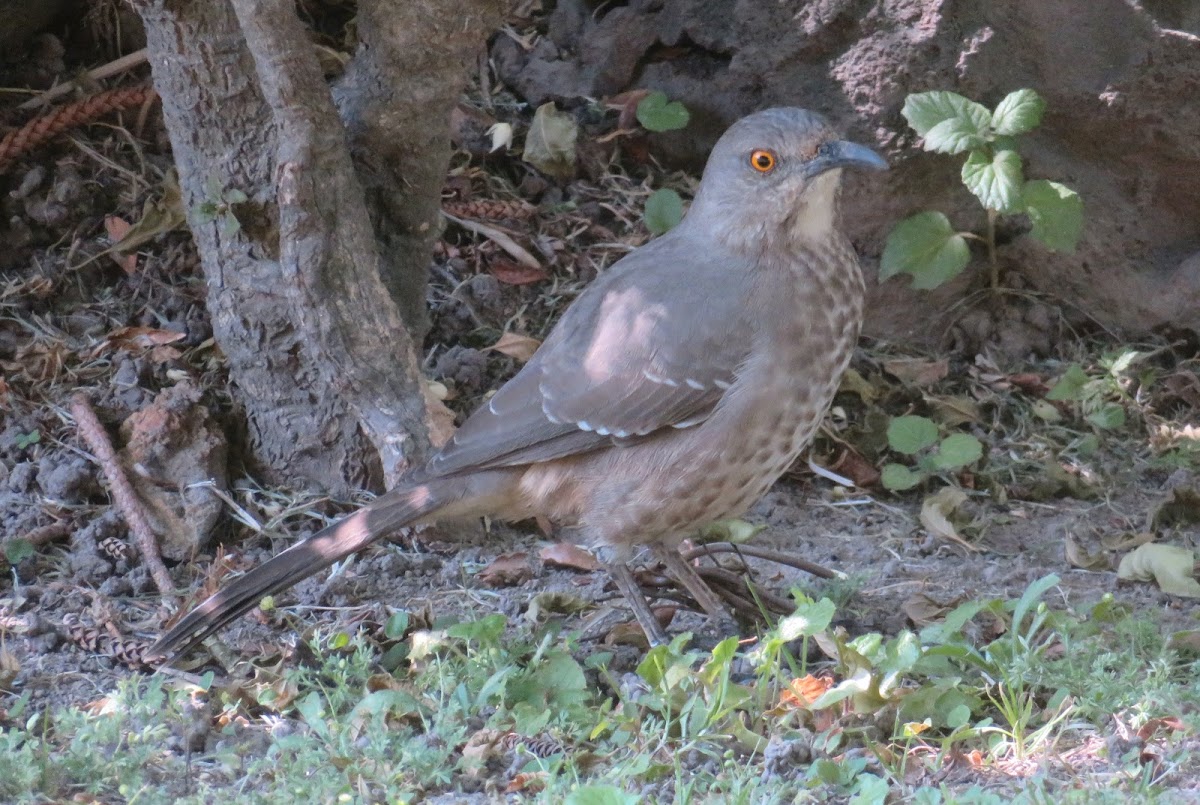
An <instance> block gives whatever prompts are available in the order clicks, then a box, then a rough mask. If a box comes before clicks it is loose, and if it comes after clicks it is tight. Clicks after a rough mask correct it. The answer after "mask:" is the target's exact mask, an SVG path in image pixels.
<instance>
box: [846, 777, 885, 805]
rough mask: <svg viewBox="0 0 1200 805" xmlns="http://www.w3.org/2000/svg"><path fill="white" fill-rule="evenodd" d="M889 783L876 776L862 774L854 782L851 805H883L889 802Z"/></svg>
mask: <svg viewBox="0 0 1200 805" xmlns="http://www.w3.org/2000/svg"><path fill="white" fill-rule="evenodd" d="M887 795H888V781H887V780H885V779H883V778H882V777H877V776H875V775H874V774H860V775H859V776H858V778H857V779H856V780H855V781H854V793H853V794H852V795H851V797H850V801H849V805H883V803H885V802H886V801H887Z"/></svg>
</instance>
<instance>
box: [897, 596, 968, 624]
mask: <svg viewBox="0 0 1200 805" xmlns="http://www.w3.org/2000/svg"><path fill="white" fill-rule="evenodd" d="M958 603H959V601H958V600H954V601H951V602H949V603H944V602H942V601H937V600H935V599H933V598H930V597H929V596H928V595H926V594H925V593H916V594H914V595H911V596H909V598H908V599H907V600H906V601H905V602H904V603H903V604H901V605H900V608H901V609H902V610H903V611H904V614H905V616H907V618H908V619H909V620H910V621H912V624H913V625H914V626H916V627H918V628H920V627H922V626H928V625H929V624H931V623H936V622H938V621H940V620H942V618H944V617H945V616H946V613H947V612H949V611H950V610H952V609H954V607H956V606H957V605H958Z"/></svg>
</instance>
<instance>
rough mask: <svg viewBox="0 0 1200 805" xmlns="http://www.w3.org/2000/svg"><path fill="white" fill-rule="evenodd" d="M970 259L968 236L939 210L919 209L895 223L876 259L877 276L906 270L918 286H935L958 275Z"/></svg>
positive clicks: (925, 287)
mask: <svg viewBox="0 0 1200 805" xmlns="http://www.w3.org/2000/svg"><path fill="white" fill-rule="evenodd" d="M970 260H971V250H970V249H969V248H967V240H966V238H964V237H963V236H962V235H960V234H959V233H958V232H955V231H954V227H952V226H950V220H949V219H948V218H947V217H946V216H945V215H943V214H942V213H940V212H921V213H917V214H916V215H913V216H911V217H909V218H905V219H904V220H903V221H901V222H900V223H898V224H896V226H895V228H894V229H892V232H891V234H890V235H888V239H887V244H886V245H885V246H884V248H883V257H882V258H881V259H880V262H879V276H880V278H881V279H887V278H888V277H890V276H892V275H893V274H899V273H905V274H911V275H912V277H913V283H912V286H913V287H914V288H917V289H919V290H929V289H930V288H936V287H938V286H939V285H941V284H942V283H944V282H946V281H948V280H950V279H952V278H954V277H956V276H958V275H959V274H961V273H962V270H963V269H964V268H966V267H967V263H969V262H970Z"/></svg>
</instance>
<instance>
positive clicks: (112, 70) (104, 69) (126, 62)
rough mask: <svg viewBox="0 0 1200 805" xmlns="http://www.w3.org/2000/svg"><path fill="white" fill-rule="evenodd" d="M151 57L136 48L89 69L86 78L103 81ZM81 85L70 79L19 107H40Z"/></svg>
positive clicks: (22, 108) (146, 51) (143, 49)
mask: <svg viewBox="0 0 1200 805" xmlns="http://www.w3.org/2000/svg"><path fill="white" fill-rule="evenodd" d="M148 59H149V51H148V50H147V49H146V48H142V49H141V50H135V51H134V52H133V53H130V54H128V55H126V56H122V57H121V58H119V59H115V60H114V61H110V62H109V63H108V64H102V65H100V66H99V67H97V68H96V69H95V70H90V71H88V72H87V73H86V74H85V75H84V78H85V79H87V80H88V81H103V80H104V79H106V78H111V77H112V76H114V75H116V74H117V73H123V72H125V71H126V70H131V69H133V68H134V67H137V66H138V65H139V64H144V63H145V62H146V61H147V60H148ZM79 85H80V82H79V81H68V82H67V83H65V84H59V85H58V86H57V87H51V88H50V89H48V90H46V91H45V92H43V93H42V94H40V95H37V96H34V97H33V98H30V99H29V100H27V101H25V102H24V103H22V104H21V105H19V106H18V107H17V108H18V109H21V110H25V109H40V108H41V107H43V106H45V105H46V104H48V103H50V101H52V100H54V99H55V98H58V97H61V96H63V95H68V94H70V93H71V92H73V91H74V90H75V89H76V88H78V87H79Z"/></svg>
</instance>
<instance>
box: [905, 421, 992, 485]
mask: <svg viewBox="0 0 1200 805" xmlns="http://www.w3.org/2000/svg"><path fill="white" fill-rule="evenodd" d="M887 438H888V446H889V447H891V448H892V450H894V451H895V452H897V453H901V454H903V455H906V456H911V457H912V458H914V459H915V460H916V467H915V468H913V467H908V466H905V465H903V464H886V465H884V468H883V472H882V478H881V481H882V483H883V486H884V488H885V489H890V490H892V491H893V492H901V491H904V490H905V489H912V488H913V487H914V486H916V485H917V484H919V483H921V482H922V481H924V480H925V479H926V478H928V477H929V476H930V475H936V474H937V473H940V472H948V471H951V470H957V469H961V468H963V467H966V466H969V465H971V464H974V463H975V462H976V461H978V460H979V459H980V458H981V457H982V456H983V444H982V443H981V442H980V441H979V440H978V439H976V438H975V437H974V436H972V435H970V434H969V433H952V434H950V435H949V436H947V437H945V438H944V439H943V438H941V433H940V432H939V431H938V426H937V425H936V424H935V423H934V422H933V420H931V419H927V418H925V417H923V416H899V417H896V418H894V419H893V420H892V421H891V422H890V423H889V424H888V429H887Z"/></svg>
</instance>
